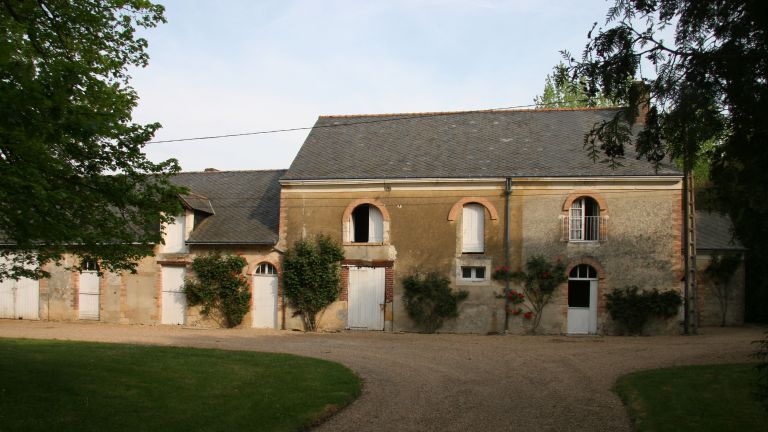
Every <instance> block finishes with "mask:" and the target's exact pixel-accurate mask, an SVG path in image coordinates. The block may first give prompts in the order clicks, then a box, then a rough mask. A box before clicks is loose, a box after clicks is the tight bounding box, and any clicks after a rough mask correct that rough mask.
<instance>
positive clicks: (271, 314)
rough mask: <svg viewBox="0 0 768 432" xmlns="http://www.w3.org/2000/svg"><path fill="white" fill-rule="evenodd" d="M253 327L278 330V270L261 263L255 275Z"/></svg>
mask: <svg viewBox="0 0 768 432" xmlns="http://www.w3.org/2000/svg"><path fill="white" fill-rule="evenodd" d="M252 326H253V327H255V328H271V329H273V328H277V270H276V269H275V267H274V266H273V265H271V264H269V263H261V264H259V265H258V266H257V267H256V270H255V271H254V273H253V324H252Z"/></svg>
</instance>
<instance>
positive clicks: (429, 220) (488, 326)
mask: <svg viewBox="0 0 768 432" xmlns="http://www.w3.org/2000/svg"><path fill="white" fill-rule="evenodd" d="M680 190H681V184H680V181H679V179H674V178H673V179H621V180H616V179H594V180H580V181H563V180H559V179H554V180H552V179H550V180H541V179H520V180H516V181H514V182H513V191H512V194H511V197H510V207H509V212H510V222H511V223H510V267H511V268H512V270H522V269H523V265H524V262H525V260H526V259H527V258H528V257H530V256H532V255H536V254H543V255H544V256H545V257H547V258H549V259H551V260H555V259H560V260H562V261H563V262H565V263H566V264H567V265H569V268H570V267H572V266H573V265H576V264H578V263H590V264H594V265H595V266H596V267H599V270H600V272H601V275H602V277H601V279H600V281H599V288H598V290H599V293H598V297H599V299H600V303H599V308H598V314H599V316H598V321H599V323H598V333H612V332H613V331H614V329H613V325H612V323H611V321H610V318H609V317H608V315H607V313H606V312H605V305H604V301H603V300H602V296H603V294H604V293H606V292H608V291H609V290H612V289H615V288H621V287H624V286H628V285H637V286H639V287H640V288H642V289H653V288H658V289H662V290H663V289H675V290H679V284H678V283H677V281H679V277H680V275H681V273H680V263H681V257H680V247H679V246H680V233H681V231H680V228H681V223H682V218H681V216H680V208H681V205H680V204H681V202H680V199H681V198H680V197H681V194H680ZM590 194H592V195H595V197H597V198H599V199H600V200H601V202H602V203H603V204H604V206H605V207H606V211H605V212H604V213H603V214H604V215H608V216H609V225H608V230H607V234H608V239H607V241H604V242H597V243H578V244H577V243H569V242H567V241H563V238H562V226H563V222H562V219H561V217H562V216H564V215H567V212H566V211H564V210H563V207H564V205H565V203H566V201H568V199H569V197H570V198H571V200H572V199H573V198H574V197H576V196H581V195H590ZM281 201H282V211H281V242H280V244H279V247H281V248H285V247H290V245H291V244H292V243H293V242H295V241H296V240H298V239H301V238H310V237H313V236H315V235H317V234H325V235H329V236H330V237H331V238H332V239H334V240H336V241H338V242H339V243H341V244H343V245H344V250H345V254H346V259H347V262H348V263H349V262H353V264H352V265H354V262H364V263H366V262H367V263H369V264H370V265H375V262H376V261H377V260H378V261H390V262H392V265H393V268H394V296H393V302H392V303H388V304H387V306H386V307H387V309H386V310H387V316H391V317H392V323H391V326H392V329H393V330H395V331H418V330H419V329H418V328H416V327H415V326H414V324H413V323H412V322H411V320H410V319H409V317H408V315H407V313H406V312H405V310H404V307H403V303H402V295H403V288H402V279H403V278H404V277H406V276H409V275H413V274H417V273H428V272H436V273H438V274H441V275H443V276H445V277H447V278H448V279H449V280H450V281H451V285H452V287H453V288H454V289H455V290H465V291H468V292H469V297H468V298H467V300H465V301H464V302H462V303H461V304H460V306H459V311H460V316H459V318H457V319H455V320H449V321H448V322H446V323H445V325H444V326H443V328H442V329H441V330H440V331H441V332H458V333H480V334H485V333H494V332H500V331H503V330H504V319H505V313H504V302H503V300H501V299H498V298H497V297H496V296H497V295H498V294H500V293H501V292H502V290H503V285H502V284H500V283H497V282H495V281H492V280H491V279H490V273H492V272H493V269H495V268H496V267H498V266H501V265H503V263H504V250H503V242H504V238H503V237H504V210H505V209H504V182H503V181H500V180H497V181H487V182H466V183H458V182H457V183H445V182H434V183H428V182H427V183H412V184H407V183H406V184H403V183H391V184H384V183H380V184H375V183H373V184H371V183H368V184H358V185H351V184H350V185H335V186H334V185H314V186H312V185H309V186H308V185H291V184H288V185H284V186H283V189H282V197H281ZM475 201H482V202H483V203H484V204H485V205H486V206H487V207H488V208H493V212H492V211H491V210H487V211H486V212H485V221H484V223H485V251H484V252H483V253H481V254H463V253H462V252H461V236H462V231H461V211H458V212H456V211H454V212H453V220H451V218H452V216H451V215H452V210H454V209H455V208H456V206H458V208H459V209H460V207H461V205H462V203H467V202H475ZM365 202H370V203H375V205H377V206H378V207H380V208H381V209H382V210H383V211H382V212H383V213H385V230H386V233H385V238H384V242H383V244H375V245H360V244H352V243H350V242H348V241H345V240H348V239H347V238H345V234H344V233H345V230H347V229H348V225H346V224H347V222H346V221H347V220H348V218H349V213H350V211H351V210H350V209H351V208H353V207H354V205H356V203H365ZM494 216H495V217H494ZM462 265H473V266H474V265H481V266H486V267H487V269H488V270H487V277H486V280H484V281H480V282H468V281H463V280H462V278H461V276H460V269H461V266H462ZM513 287H514V284H513ZM342 289H343V288H342ZM345 308H346V304H345V302H344V301H339V302H337V303H336V304H334V305H333V306H332V312H330V313H328V314H326V316H330V317H331V318H324V321H323V322H322V324H323V326H324V328H326V329H339V328H344V326H345V323H344V318H345V316H344V314H343V310H344V309H345ZM566 319H567V284H563V286H561V287H560V288H559V289H558V291H557V292H556V293H555V295H554V296H553V299H552V303H551V304H550V305H549V306H548V307H547V308H546V309H545V311H544V316H543V318H542V323H541V328H540V331H541V332H543V333H564V332H566V322H567V321H566ZM527 326H528V323H527V322H524V321H523V320H522V319H521V318H513V319H511V320H510V331H512V332H524V331H526V330H527ZM653 331H654V332H664V333H671V332H676V331H677V323H676V322H675V320H674V319H673V320H670V321H669V322H666V323H664V324H663V325H660V326H656V327H654V329H653Z"/></svg>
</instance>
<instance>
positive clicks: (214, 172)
mask: <svg viewBox="0 0 768 432" xmlns="http://www.w3.org/2000/svg"><path fill="white" fill-rule="evenodd" d="M278 171H288V168H269V169H252V170H248V169H243V170H236V169H232V170H216V171H180V172H177V173H176V174H174V175H178V174H223V173H233V172H235V173H255V172H278Z"/></svg>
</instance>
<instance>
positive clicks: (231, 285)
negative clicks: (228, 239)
mask: <svg viewBox="0 0 768 432" xmlns="http://www.w3.org/2000/svg"><path fill="white" fill-rule="evenodd" d="M246 265H248V262H247V261H246V260H245V258H243V257H241V256H239V255H226V256H222V255H220V254H210V255H202V256H199V257H196V258H195V259H194V260H193V261H192V270H194V271H195V275H196V276H197V278H196V279H197V280H192V279H188V280H186V281H185V282H184V293H185V294H186V297H187V302H188V303H189V304H190V305H191V306H196V305H202V310H201V312H202V313H203V315H206V316H208V317H210V318H213V319H214V320H216V321H218V322H219V324H221V325H223V326H225V327H230V328H231V327H236V326H238V325H240V323H241V322H243V317H244V316H245V314H246V313H248V308H249V305H250V300H251V293H250V290H249V289H248V282H247V281H246V279H245V276H244V275H243V274H242V272H243V268H245V266H246Z"/></svg>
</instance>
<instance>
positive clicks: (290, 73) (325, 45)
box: [132, 0, 612, 171]
mask: <svg viewBox="0 0 768 432" xmlns="http://www.w3.org/2000/svg"><path fill="white" fill-rule="evenodd" d="M160 2H161V3H162V4H164V5H165V6H166V18H167V19H168V23H167V24H163V25H161V26H160V27H158V28H156V29H152V30H150V31H147V32H142V35H144V36H145V37H146V38H147V39H148V40H149V54H150V64H149V66H148V67H147V68H145V69H141V70H137V71H134V72H133V74H132V75H133V81H132V86H133V87H134V88H135V89H136V91H137V92H138V93H139V96H140V98H141V101H140V104H139V107H138V108H137V109H136V110H135V111H134V120H135V121H137V122H141V123H148V122H154V121H157V122H160V123H162V125H163V129H161V130H160V131H159V132H158V134H157V135H156V137H155V139H156V140H166V139H177V138H188V137H195V136H210V135H221V134H228V133H244V132H253V131H262V130H273V129H283V128H296V127H309V126H312V124H314V122H315V120H316V119H317V116H319V115H332V114H364V113H395V112H398V113H399V112H425V111H430V112H431V111H456V110H473V109H490V108H501V107H510V106H519V105H526V104H530V103H532V102H533V98H534V96H536V95H538V94H540V93H541V91H542V88H543V86H544V78H545V76H546V75H547V74H548V73H549V72H550V71H551V70H552V67H553V66H554V65H555V64H557V62H558V61H559V60H560V59H561V57H560V54H559V51H560V50H562V49H568V50H570V51H572V52H574V53H576V54H580V53H581V50H582V48H583V46H584V44H585V43H586V41H587V39H586V35H587V32H588V31H589V29H590V28H591V26H592V23H593V22H595V21H597V22H599V23H600V24H602V23H603V22H604V17H605V13H606V11H607V9H608V6H609V3H606V1H604V0H578V1H576V0H572V1H567V0H538V1H536V0H509V1H495V0H474V1H473V0H378V1H374V0H346V1H341V0H340V1H331V0H323V1H321V0H296V1H287V0H274V1H267V0H242V1H240V0H226V1H202V0H200V1H198V0H166V1H162V0H161V1H160ZM611 3H612V2H611ZM306 135H307V131H300V132H289V133H279V134H266V135H255V136H246V137H238V138H223V139H214V140H205V141H187V142H179V143H166V144H162V143H158V144H154V143H150V144H148V145H147V147H146V148H145V150H146V152H147V154H148V155H149V157H150V158H151V159H152V160H155V161H159V160H164V159H167V158H176V159H178V160H179V162H180V163H181V166H182V169H184V170H185V171H196V170H202V169H204V168H207V167H214V168H218V169H221V170H224V169H268V168H287V167H288V166H289V165H290V163H291V160H293V157H294V156H295V155H296V152H297V151H298V149H299V147H300V146H301V143H302V142H303V141H304V138H305V137H306Z"/></svg>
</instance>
